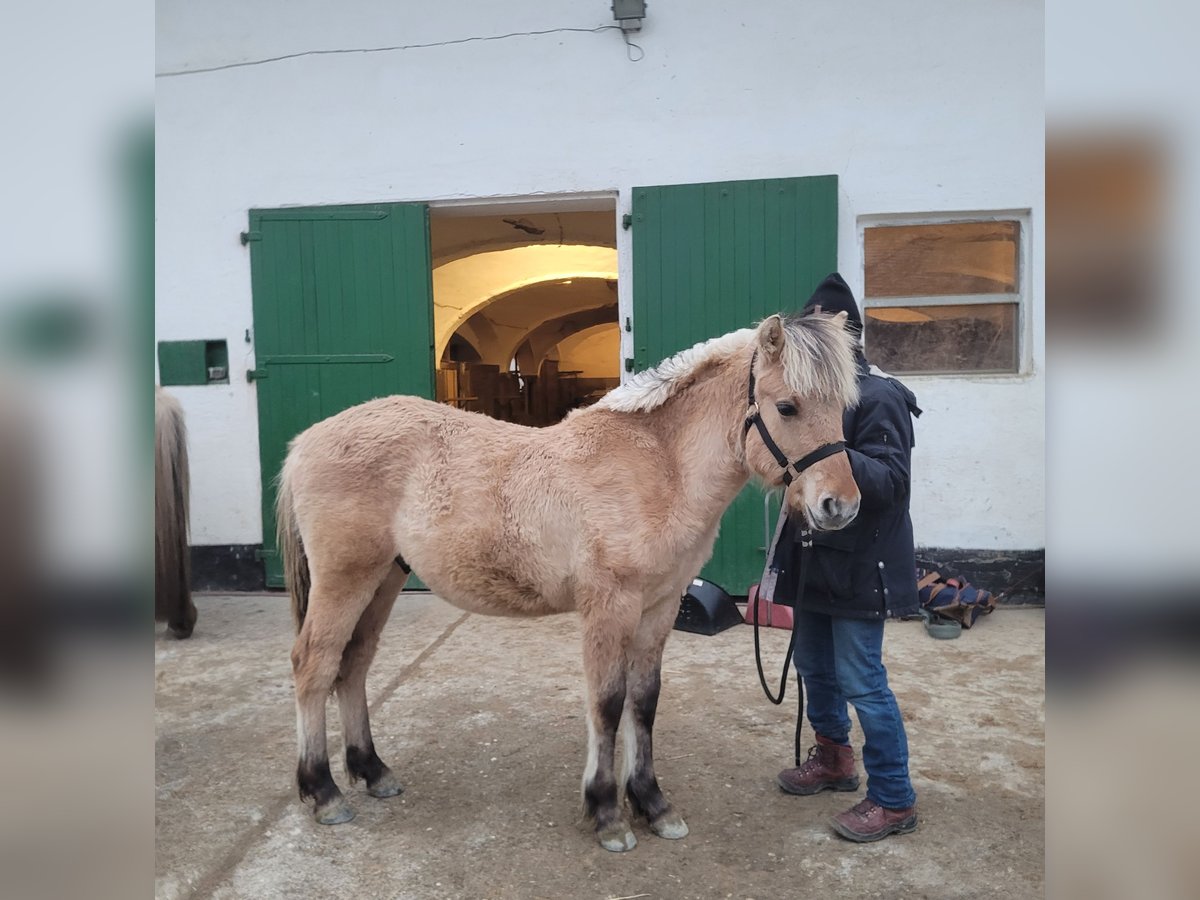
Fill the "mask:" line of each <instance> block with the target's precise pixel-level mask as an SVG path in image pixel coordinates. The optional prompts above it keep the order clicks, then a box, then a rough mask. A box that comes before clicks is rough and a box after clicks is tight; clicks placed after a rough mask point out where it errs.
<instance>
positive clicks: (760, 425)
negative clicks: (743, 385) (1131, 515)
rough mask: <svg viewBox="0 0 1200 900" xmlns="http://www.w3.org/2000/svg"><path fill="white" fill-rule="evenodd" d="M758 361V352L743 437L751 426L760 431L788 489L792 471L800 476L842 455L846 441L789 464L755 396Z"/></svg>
mask: <svg viewBox="0 0 1200 900" xmlns="http://www.w3.org/2000/svg"><path fill="white" fill-rule="evenodd" d="M757 360H758V351H757V350H755V351H754V354H753V355H752V356H751V357H750V385H749V390H748V391H747V397H748V399H749V401H750V409H749V411H748V412H747V413H746V423H745V426H744V427H743V428H742V435H743V436H745V435H748V434H749V433H750V426H751V425H753V426H755V427H756V428H757V429H758V436H759V437H760V438H761V439H762V442H763V445H764V446H765V447H766V448H767V449H768V450H769V451H771V455H772V456H774V457H775V462H777V463H779V465H780V466H781V467H782V468H783V484H784V486H785V487H786V486H787V485H790V484H791V483H792V471H791V470H795V472H796V474H797V475H799V474H800V473H801V472H803V471H804V470H805V469H807V468H808V467H809V466H812V465H815V464H816V463H819V462H820V461H821V460H823V459H825V458H826V457H827V456H833V454H835V453H841V452H842V451H843V450H845V449H846V443H845V441H834V442H833V443H831V444H822V445H821V446H820V447H818V448H817V449H816V450H813V451H812V452H811V453H807V454H805V455H804V456H802V457H800V458H799V459H798V460H796V461H795V462H788V458H787V457H786V456H785V455H784V453H783V451H782V450H780V449H779V445H778V444H776V443H775V441H774V440H773V439H772V438H771V433H770V432H769V431H767V423H766V422H764V421H763V418H762V414H761V413H760V412H759V409H758V400H757V399H755V396H754V363H755V362H756V361H757Z"/></svg>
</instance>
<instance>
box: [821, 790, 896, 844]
mask: <svg viewBox="0 0 1200 900" xmlns="http://www.w3.org/2000/svg"><path fill="white" fill-rule="evenodd" d="M829 824H830V825H832V826H833V830H834V831H836V832H837V833H838V834H840V835H841V836H842V837H844V838H846V839H847V840H851V841H857V842H858V843H860V844H861V843H865V842H867V841H878V840H880V839H881V838H885V837H887V836H888V835H889V834H907V833H908V832H910V831H913V830H914V829H915V828H916V827H917V808H916V807H915V806H910V807H909V808H908V809H885V808H884V807H882V806H880V805H879V804H878V803H876V802H875V801H874V800H863V801H862V802H861V803H856V804H855V805H854V806H852V807H850V808H849V809H848V810H846V811H845V812H844V813H841V814H840V815H836V816H834V817H833V818H832V819H831V820H830V822H829Z"/></svg>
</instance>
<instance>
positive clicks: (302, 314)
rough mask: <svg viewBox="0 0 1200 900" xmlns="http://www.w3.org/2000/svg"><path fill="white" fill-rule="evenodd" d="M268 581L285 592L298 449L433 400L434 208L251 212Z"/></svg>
mask: <svg viewBox="0 0 1200 900" xmlns="http://www.w3.org/2000/svg"><path fill="white" fill-rule="evenodd" d="M250 234H251V235H253V239H252V240H250V241H249V242H248V246H249V247H250V273H251V284H252V290H253V295H254V351H255V356H256V358H257V368H256V369H255V370H254V371H253V372H252V373H248V374H249V376H250V377H252V378H253V379H254V380H255V383H256V385H257V391H258V428H259V458H260V462H261V465H262V519H263V558H264V561H265V563H266V571H267V583H268V584H269V585H272V586H281V585H282V584H283V578H282V570H281V567H280V562H279V559H278V554H277V553H276V548H275V479H276V478H277V476H278V474H279V468H280V466H281V465H282V464H283V458H284V454H285V453H286V452H287V444H288V442H289V441H290V440H291V439H292V438H293V437H295V436H296V435H297V434H299V433H300V432H301V431H303V430H304V429H305V428H308V427H309V426H310V425H312V424H314V423H316V422H319V421H321V420H322V419H325V418H327V417H329V416H331V415H333V414H334V413H337V412H340V411H341V410H343V409H346V408H348V407H350V406H354V405H356V404H358V403H363V402H364V401H367V400H370V399H372V398H375V397H385V396H388V395H390V394H415V395H417V396H420V397H428V398H432V397H433V302H432V286H431V277H432V276H431V270H430V259H429V226H428V212H427V208H426V207H425V206H424V205H422V204H381V205H371V206H352V207H345V206H343V207H316V208H310V209H280V210H252V211H251V213H250Z"/></svg>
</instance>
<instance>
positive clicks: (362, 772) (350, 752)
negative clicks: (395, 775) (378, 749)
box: [346, 743, 389, 787]
mask: <svg viewBox="0 0 1200 900" xmlns="http://www.w3.org/2000/svg"><path fill="white" fill-rule="evenodd" d="M346 771H347V772H349V773H350V780H351V781H354V782H358V781H365V782H366V783H367V786H368V787H370V786H371V785H373V784H375V783H377V782H378V781H379V779H380V778H382V777H383V776H384V775H385V774H387V772H388V771H389V770H388V767H387V766H385V765H384V764H383V760H381V759H380V758H379V756H378V754H376V753H375V744H374V743H371V744H368V745H367V747H366V749H363V748H361V747H347V748H346Z"/></svg>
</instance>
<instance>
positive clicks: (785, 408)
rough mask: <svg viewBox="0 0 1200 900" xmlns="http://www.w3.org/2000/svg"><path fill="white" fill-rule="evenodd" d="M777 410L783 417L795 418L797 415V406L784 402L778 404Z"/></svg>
mask: <svg viewBox="0 0 1200 900" xmlns="http://www.w3.org/2000/svg"><path fill="white" fill-rule="evenodd" d="M775 408H776V409H777V410H779V414H780V415H781V416H794V415H795V414H796V406H795V404H793V403H788V402H786V401H783V402H780V403H776V404H775Z"/></svg>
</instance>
